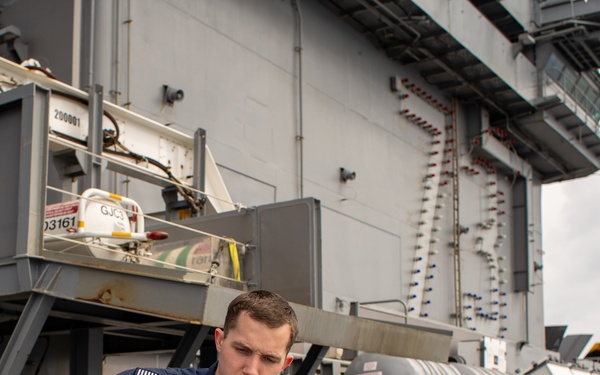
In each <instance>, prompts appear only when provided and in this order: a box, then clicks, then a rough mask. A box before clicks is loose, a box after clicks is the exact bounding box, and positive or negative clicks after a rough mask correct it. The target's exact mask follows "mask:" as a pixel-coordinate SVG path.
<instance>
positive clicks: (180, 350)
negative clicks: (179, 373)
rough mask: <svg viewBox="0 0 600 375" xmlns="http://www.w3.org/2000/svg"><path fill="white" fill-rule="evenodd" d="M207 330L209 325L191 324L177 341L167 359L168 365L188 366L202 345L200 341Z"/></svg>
mask: <svg viewBox="0 0 600 375" xmlns="http://www.w3.org/2000/svg"><path fill="white" fill-rule="evenodd" d="M209 331H210V327H209V326H205V325H196V324H192V325H191V326H190V327H189V328H188V329H187V331H186V332H185V335H184V336H183V338H182V339H181V341H180V342H179V346H177V350H176V351H175V354H173V357H171V360H170V361H169V367H187V366H189V364H190V363H192V362H193V361H194V356H195V355H196V352H197V351H198V349H200V346H202V342H204V340H205V339H206V336H207V335H208V332H209Z"/></svg>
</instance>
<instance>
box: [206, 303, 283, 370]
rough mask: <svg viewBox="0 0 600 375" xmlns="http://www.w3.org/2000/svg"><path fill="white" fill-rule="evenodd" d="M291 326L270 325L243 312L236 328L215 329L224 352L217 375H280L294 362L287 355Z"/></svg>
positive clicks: (218, 349) (219, 347)
mask: <svg viewBox="0 0 600 375" xmlns="http://www.w3.org/2000/svg"><path fill="white" fill-rule="evenodd" d="M290 332H291V328H290V326H289V325H287V324H285V325H283V326H281V327H278V328H270V327H268V326H267V325H266V324H263V323H260V322H257V321H256V320H254V319H252V318H251V317H250V316H249V315H248V313H247V312H245V311H243V312H242V313H241V314H240V316H239V317H238V320H237V324H236V327H235V328H234V329H231V330H229V332H227V337H225V333H224V332H223V330H221V329H219V328H217V329H216V330H215V344H216V346H217V351H218V352H219V353H220V354H221V356H220V359H219V366H218V367H217V371H216V374H215V375H240V374H243V375H276V374H279V373H280V372H281V371H282V370H283V369H285V368H286V367H287V366H288V365H289V364H290V363H292V360H293V357H292V356H291V355H288V354H287V350H286V349H287V344H288V341H289V339H290Z"/></svg>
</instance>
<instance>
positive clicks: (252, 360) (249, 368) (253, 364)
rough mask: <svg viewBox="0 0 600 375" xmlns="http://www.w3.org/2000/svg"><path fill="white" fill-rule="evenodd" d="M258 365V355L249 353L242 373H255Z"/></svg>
mask: <svg viewBox="0 0 600 375" xmlns="http://www.w3.org/2000/svg"><path fill="white" fill-rule="evenodd" d="M259 365H260V356H258V355H251V356H248V357H247V358H246V362H245V363H244V375H257V374H258V368H259Z"/></svg>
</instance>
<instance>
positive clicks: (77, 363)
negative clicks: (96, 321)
mask: <svg viewBox="0 0 600 375" xmlns="http://www.w3.org/2000/svg"><path fill="white" fill-rule="evenodd" d="M103 334H104V333H103V331H102V328H100V327H95V328H82V329H74V330H72V331H71V368H70V372H71V374H88V375H102V358H103V356H104V347H103V337H102V336H103Z"/></svg>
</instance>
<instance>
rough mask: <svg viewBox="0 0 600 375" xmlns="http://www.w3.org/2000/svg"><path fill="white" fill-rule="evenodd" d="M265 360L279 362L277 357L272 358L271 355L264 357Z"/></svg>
mask: <svg viewBox="0 0 600 375" xmlns="http://www.w3.org/2000/svg"><path fill="white" fill-rule="evenodd" d="M264 359H265V361H267V362H269V363H273V364H275V363H277V360H276V359H275V358H271V357H264Z"/></svg>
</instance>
